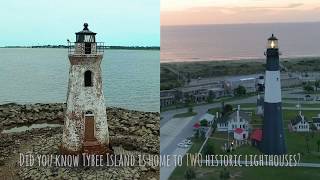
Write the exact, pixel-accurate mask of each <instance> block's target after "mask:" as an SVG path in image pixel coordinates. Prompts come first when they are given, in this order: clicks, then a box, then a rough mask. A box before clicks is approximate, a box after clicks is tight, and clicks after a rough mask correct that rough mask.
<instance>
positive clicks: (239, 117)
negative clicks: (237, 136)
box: [217, 105, 251, 132]
mask: <svg viewBox="0 0 320 180" xmlns="http://www.w3.org/2000/svg"><path fill="white" fill-rule="evenodd" d="M250 120H251V118H250V117H249V115H248V114H247V113H246V112H243V111H240V105H239V106H238V109H237V110H236V111H234V112H232V113H231V114H229V115H225V116H223V117H219V118H217V131H219V132H223V131H224V132H234V131H235V130H236V129H237V128H242V129H243V130H244V131H248V129H249V121H250Z"/></svg>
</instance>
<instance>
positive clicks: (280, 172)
mask: <svg viewBox="0 0 320 180" xmlns="http://www.w3.org/2000/svg"><path fill="white" fill-rule="evenodd" d="M284 113H285V117H287V118H290V117H294V116H295V115H296V113H297V112H296V111H284ZM305 114H308V115H309V116H310V115H314V114H315V112H313V111H311V112H310V111H308V112H306V113H305ZM260 121H261V120H260ZM286 123H287V122H285V127H287V126H286ZM305 135H306V133H294V132H289V131H288V129H285V138H286V144H287V148H288V153H290V154H296V153H300V154H301V160H300V162H315V163H320V153H319V152H317V144H316V142H317V140H319V139H320V133H319V132H317V133H314V136H313V137H312V134H311V133H309V134H308V135H309V139H310V140H309V143H308V144H309V152H308V151H307V145H306V144H307V143H306V140H305ZM215 138H217V139H215ZM227 138H228V135H227V133H224V132H215V133H214V134H213V135H212V137H211V138H209V139H208V141H207V143H209V144H213V146H214V151H215V154H228V153H227V152H224V151H223V150H222V148H221V147H222V146H223V145H224V144H225V143H226V140H223V139H227ZM230 139H232V136H231V135H230ZM202 142H203V141H201V140H194V144H193V145H192V147H191V149H190V150H189V153H197V152H198V150H199V149H200V147H201V144H202ZM229 154H238V155H240V154H241V155H245V154H261V152H260V151H259V150H258V149H257V148H255V147H253V146H251V145H242V146H241V147H238V148H237V149H236V150H235V151H233V152H231V153H229ZM184 162H185V159H184ZM186 169H187V167H186V165H185V163H184V165H183V166H182V167H177V168H176V169H175V170H174V171H173V173H172V175H171V177H170V180H178V179H179V180H180V179H184V173H185V170H186ZM193 169H194V171H195V172H196V179H220V178H219V175H220V171H221V170H222V169H223V167H204V166H203V167H193ZM227 169H228V171H229V172H230V175H231V178H230V179H239V180H242V179H243V180H248V179H249V180H251V179H253V180H255V179H259V180H260V179H261V180H264V179H265V180H269V179H275V180H277V179H280V180H282V179H301V178H306V179H318V178H320V171H319V168H303V167H292V168H281V167H279V168H277V167H228V168H227Z"/></svg>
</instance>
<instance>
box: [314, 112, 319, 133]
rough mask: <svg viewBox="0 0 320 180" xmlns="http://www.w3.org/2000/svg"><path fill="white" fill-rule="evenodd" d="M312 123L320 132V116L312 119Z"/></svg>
mask: <svg viewBox="0 0 320 180" xmlns="http://www.w3.org/2000/svg"><path fill="white" fill-rule="evenodd" d="M312 123H313V124H314V125H315V126H316V127H317V130H320V114H318V117H312Z"/></svg>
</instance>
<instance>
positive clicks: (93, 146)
mask: <svg viewBox="0 0 320 180" xmlns="http://www.w3.org/2000/svg"><path fill="white" fill-rule="evenodd" d="M59 150H60V153H61V154H66V155H81V154H82V153H86V154H94V155H103V156H105V155H106V154H113V149H112V147H111V145H110V144H109V145H103V144H100V143H99V142H98V141H97V140H87V141H85V142H84V143H83V146H82V148H81V150H79V151H73V150H70V149H67V148H65V147H63V146H62V145H60V146H59Z"/></svg>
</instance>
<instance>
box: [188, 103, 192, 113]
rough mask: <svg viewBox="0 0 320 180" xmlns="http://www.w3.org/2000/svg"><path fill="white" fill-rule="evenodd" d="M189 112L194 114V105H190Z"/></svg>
mask: <svg viewBox="0 0 320 180" xmlns="http://www.w3.org/2000/svg"><path fill="white" fill-rule="evenodd" d="M188 112H189V113H192V112H193V107H192V105H189V107H188Z"/></svg>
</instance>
